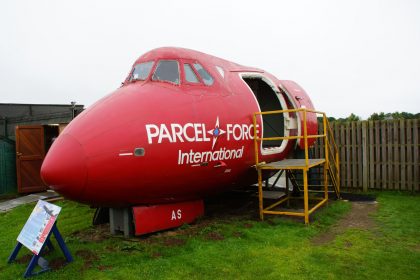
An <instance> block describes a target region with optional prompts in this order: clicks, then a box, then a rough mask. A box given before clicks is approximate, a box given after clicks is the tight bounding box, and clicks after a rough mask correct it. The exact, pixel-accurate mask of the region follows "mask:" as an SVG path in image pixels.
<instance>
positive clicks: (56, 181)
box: [41, 134, 87, 200]
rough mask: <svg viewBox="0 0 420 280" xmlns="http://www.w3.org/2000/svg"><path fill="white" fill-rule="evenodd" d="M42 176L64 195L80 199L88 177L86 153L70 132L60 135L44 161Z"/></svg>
mask: <svg viewBox="0 0 420 280" xmlns="http://www.w3.org/2000/svg"><path fill="white" fill-rule="evenodd" d="M41 177H42V179H43V180H44V182H45V183H46V184H47V185H49V186H50V187H51V188H52V189H53V190H55V191H57V192H58V193H60V194H62V195H63V196H65V197H67V198H70V199H73V200H80V198H81V195H82V193H83V190H84V188H85V184H86V179H87V168H86V155H85V153H84V151H83V147H82V146H81V145H80V143H79V142H78V141H77V140H76V139H74V138H73V137H72V136H70V135H69V134H63V135H60V137H58V138H57V140H56V141H55V142H54V144H53V145H52V146H51V148H50V150H49V151H48V153H47V156H46V157H45V159H44V162H43V163H42V167H41Z"/></svg>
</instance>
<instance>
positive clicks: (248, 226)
mask: <svg viewBox="0 0 420 280" xmlns="http://www.w3.org/2000/svg"><path fill="white" fill-rule="evenodd" d="M253 226H254V225H253V224H250V223H245V224H244V228H252V227H253Z"/></svg>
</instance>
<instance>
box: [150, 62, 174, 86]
mask: <svg viewBox="0 0 420 280" xmlns="http://www.w3.org/2000/svg"><path fill="white" fill-rule="evenodd" d="M152 80H153V81H162V82H170V83H174V84H177V85H179V66H178V61H176V60H161V61H159V63H158V65H157V67H156V70H155V73H153V76H152Z"/></svg>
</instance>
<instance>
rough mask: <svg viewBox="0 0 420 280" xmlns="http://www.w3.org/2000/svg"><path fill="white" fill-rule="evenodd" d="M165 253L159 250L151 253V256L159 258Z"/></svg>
mask: <svg viewBox="0 0 420 280" xmlns="http://www.w3.org/2000/svg"><path fill="white" fill-rule="evenodd" d="M162 256H163V255H162V254H161V253H159V252H153V253H152V254H151V255H150V257H152V258H153V259H157V258H160V257H162Z"/></svg>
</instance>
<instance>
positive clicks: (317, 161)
mask: <svg viewBox="0 0 420 280" xmlns="http://www.w3.org/2000/svg"><path fill="white" fill-rule="evenodd" d="M293 112H295V113H297V112H301V113H302V114H301V115H303V128H302V129H303V135H301V136H278V137H270V138H260V137H258V134H257V115H268V114H284V113H293ZM308 113H310V114H316V115H320V116H322V132H321V133H318V134H316V135H308V129H307V122H306V120H307V114H308ZM253 122H254V144H255V166H256V169H257V171H258V200H259V213H260V218H261V220H263V219H264V214H274V215H289V216H299V217H304V219H305V224H308V223H309V215H310V214H312V213H313V212H314V211H315V210H316V209H318V208H319V207H321V206H322V205H323V204H325V203H326V202H327V201H328V190H329V180H330V181H331V185H332V186H333V189H334V192H335V194H336V195H337V197H338V198H339V197H340V173H339V172H340V169H339V164H340V162H339V157H338V149H337V145H336V144H335V141H334V136H333V133H332V130H331V127H330V125H329V123H328V119H327V117H326V115H325V113H323V112H318V111H314V110H309V109H305V108H301V109H291V110H278V111H269V112H257V113H254V115H253ZM310 138H317V139H318V141H322V142H323V144H324V150H323V153H324V157H323V158H309V147H308V139H310ZM292 139H301V140H300V141H302V140H303V141H304V147H305V149H304V152H305V157H304V158H303V159H296V158H294V159H284V160H281V161H275V162H270V163H265V162H259V154H260V150H259V149H260V147H261V145H259V143H260V141H275V140H292ZM316 167H320V168H321V169H322V175H323V176H322V178H323V184H322V188H323V190H322V193H323V197H319V196H309V193H310V192H312V190H310V189H309V188H310V185H309V182H308V172H309V171H310V170H311V169H312V168H316ZM267 170H268V171H273V170H285V171H286V172H285V173H286V196H285V197H282V198H280V199H279V200H277V201H275V202H274V203H272V204H271V205H269V206H267V207H264V199H263V187H262V180H263V172H265V171H267ZM297 171H301V172H302V178H303V186H302V187H303V197H293V196H291V195H290V193H289V186H288V182H289V178H290V179H291V181H292V183H293V184H296V180H293V175H294V173H295V172H297ZM296 198H298V199H302V200H303V211H297V210H295V211H291V210H289V209H283V208H282V209H278V208H280V207H281V205H282V204H283V203H285V202H287V204H288V205H289V201H290V200H291V199H296ZM310 201H311V202H312V201H315V202H316V203H315V204H314V205H313V206H311V208H310V207H309V206H310Z"/></svg>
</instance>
